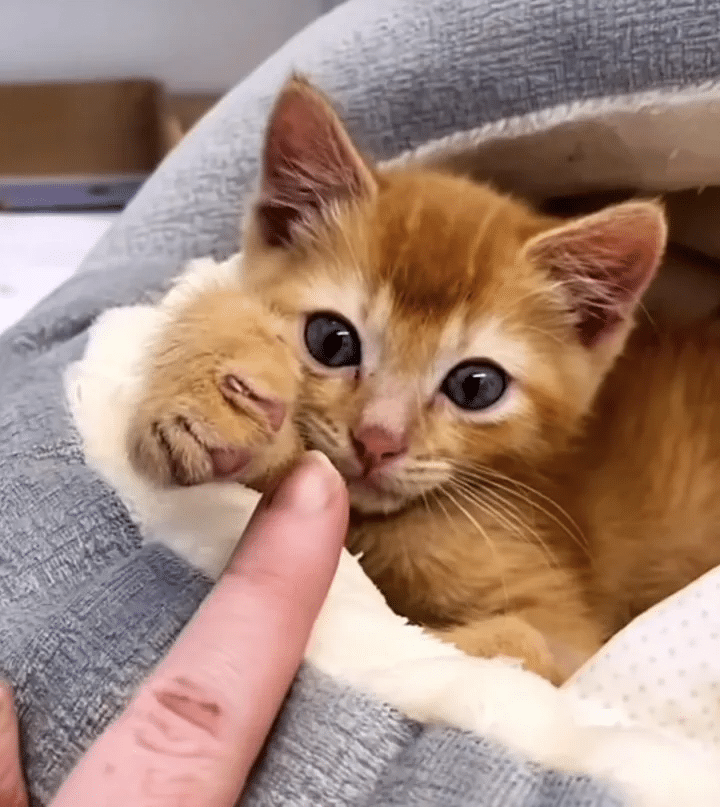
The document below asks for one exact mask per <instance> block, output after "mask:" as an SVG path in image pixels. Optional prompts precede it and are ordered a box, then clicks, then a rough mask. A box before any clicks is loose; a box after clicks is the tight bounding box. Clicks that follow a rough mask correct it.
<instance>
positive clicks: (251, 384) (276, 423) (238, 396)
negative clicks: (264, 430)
mask: <svg viewBox="0 0 720 807" xmlns="http://www.w3.org/2000/svg"><path fill="white" fill-rule="evenodd" d="M220 391H221V392H222V394H223V397H224V398H225V399H226V400H227V401H228V403H230V405H231V406H238V405H239V406H240V407H241V408H242V409H243V410H244V409H245V408H246V407H247V406H250V407H251V408H253V409H255V410H256V411H260V412H261V413H262V414H263V415H264V416H265V417H266V418H267V421H268V424H269V425H270V428H271V429H272V430H273V431H274V432H278V431H280V429H281V428H282V425H283V423H284V422H285V416H286V414H287V405H286V404H285V402H284V401H282V400H281V399H280V398H278V397H276V396H274V395H272V394H270V393H267V392H265V391H263V390H262V388H261V387H260V385H259V384H258V383H257V382H256V381H253V380H251V379H250V378H249V377H248V376H247V375H244V374H242V373H241V372H231V373H226V374H225V375H224V376H223V377H222V379H221V381H220Z"/></svg>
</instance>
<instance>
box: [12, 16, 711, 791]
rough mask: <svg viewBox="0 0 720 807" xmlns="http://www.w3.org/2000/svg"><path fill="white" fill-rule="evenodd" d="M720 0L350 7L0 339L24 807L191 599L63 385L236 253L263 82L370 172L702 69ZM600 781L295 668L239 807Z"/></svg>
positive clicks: (186, 580) (289, 50)
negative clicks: (130, 512)
mask: <svg viewBox="0 0 720 807" xmlns="http://www.w3.org/2000/svg"><path fill="white" fill-rule="evenodd" d="M718 30H720V0H647V1H646V2H644V3H641V2H639V1H638V0H634V2H633V0H415V1H414V2H413V0H351V2H349V3H346V4H344V5H342V6H340V7H339V8H337V9H336V10H335V11H333V12H332V13H330V14H329V15H327V16H326V17H324V18H322V19H320V20H319V21H318V22H316V23H315V24H314V25H312V26H311V27H310V28H308V29H306V30H305V31H304V32H302V33H301V34H299V35H298V36H297V37H296V38H295V39H294V40H292V41H291V42H290V43H288V44H287V45H286V46H285V47H284V48H283V49H281V50H280V51H279V52H278V53H276V54H275V55H274V56H273V57H272V58H271V59H270V60H269V61H268V62H266V63H265V64H264V65H263V66H261V67H260V68H259V69H258V70H256V71H255V72H254V73H253V74H252V75H251V76H249V77H248V78H246V79H245V80H244V81H243V82H241V83H240V84H239V85H238V87H237V88H236V89H235V90H234V91H233V92H232V93H230V94H229V95H228V96H227V97H226V98H225V99H224V100H223V101H222V102H221V103H220V104H219V105H218V107H216V108H215V109H214V110H213V111H212V112H211V113H210V114H209V115H208V116H207V117H206V119H205V120H204V121H203V122H202V123H201V124H200V125H199V126H197V127H196V129H195V130H194V131H193V132H192V133H191V135H190V136H189V137H188V138H187V139H186V140H185V141H184V142H183V143H182V145H181V146H180V147H179V148H178V149H177V151H176V152H174V153H173V154H172V155H170V157H169V158H168V159H167V160H166V161H165V163H164V164H163V165H162V166H161V168H160V169H159V170H158V171H157V172H156V174H155V175H154V176H153V177H152V178H151V180H150V181H149V182H148V183H147V184H146V186H145V187H144V189H143V190H142V192H141V193H140V195H139V196H138V197H137V198H136V199H135V200H134V201H133V203H132V204H131V205H130V206H129V208H128V209H127V211H126V212H125V213H124V214H123V216H122V218H121V220H120V221H119V223H118V224H117V226H115V227H114V228H113V230H112V231H111V232H110V233H109V234H108V235H107V237H106V238H105V239H104V240H103V241H102V243H101V244H100V245H99V246H98V247H97V248H96V249H95V250H94V252H93V253H92V254H91V256H90V257H89V258H88V259H87V261H86V262H85V264H84V267H83V270H82V272H80V273H79V274H78V275H77V276H75V277H74V278H73V279H71V280H70V281H69V282H68V283H66V284H65V285H64V286H63V287H62V288H60V289H59V290H58V291H56V292H55V293H54V294H52V295H51V296H50V297H49V298H47V299H46V300H45V301H43V302H42V303H41V304H40V305H38V306H37V307H36V308H35V309H34V310H33V311H32V312H31V313H30V314H29V315H28V316H27V317H26V318H25V319H24V320H23V321H22V322H20V323H19V324H18V325H17V326H15V327H14V328H12V329H11V330H10V331H8V332H6V333H5V334H3V335H2V337H0V422H1V423H2V438H3V439H2V441H1V443H0V497H1V501H2V515H1V516H0V525H1V526H0V530H1V541H0V674H2V675H4V676H5V677H7V678H9V679H10V680H11V681H12V683H13V684H14V685H15V687H16V690H17V698H18V704H19V710H20V718H21V723H22V739H23V746H24V755H25V765H26V770H27V773H28V778H29V784H30V788H31V791H32V794H33V800H34V804H46V803H47V802H48V801H49V800H50V798H51V797H52V794H53V793H54V792H55V790H56V789H57V787H58V785H59V783H60V781H61V780H62V778H63V777H64V776H65V775H66V774H67V772H68V771H69V769H70V768H71V766H72V765H73V763H74V762H75V760H76V759H77V758H78V755H79V754H80V753H81V752H82V751H83V750H84V749H85V748H86V747H87V746H88V744H89V743H90V742H91V741H92V739H93V738H94V737H96V736H97V735H98V733H99V732H100V731H101V730H102V729H103V727H104V726H106V725H107V723H108V722H109V721H110V720H112V719H113V717H115V716H116V715H117V714H118V712H119V710H120V709H122V707H123V705H124V704H125V703H126V701H127V699H128V697H129V695H130V693H131V692H132V690H133V687H134V686H135V685H136V684H137V682H138V681H139V680H140V679H141V678H142V677H143V675H144V674H146V673H147V671H148V670H149V669H150V668H151V667H152V666H153V665H154V664H155V663H156V662H157V660H158V659H159V658H160V657H161V656H162V654H163V653H164V652H165V651H166V650H167V648H168V647H169V645H170V643H171V642H172V640H173V638H174V637H175V636H176V634H177V633H178V631H179V630H180V628H181V627H182V625H183V624H184V623H185V621H186V620H187V619H188V618H189V617H190V615H191V614H192V613H193V611H194V609H195V608H196V607H197V605H198V603H199V602H200V601H201V600H202V598H203V597H204V596H205V594H206V593H207V591H208V587H209V582H208V581H207V580H206V579H204V578H203V577H202V576H201V575H200V574H198V573H197V572H196V571H194V570H193V569H191V568H189V567H188V566H187V565H185V564H184V563H183V562H182V561H181V560H179V559H178V558H176V557H174V556H172V555H171V554H170V553H169V552H168V551H167V550H165V549H164V548H163V547H160V546H153V545H145V546H142V545H141V541H140V537H139V535H138V532H137V530H136V528H135V527H134V526H133V524H132V523H131V521H130V520H129V518H128V516H127V513H126V512H125V510H124V508H123V506H122V505H121V503H120V502H119V501H118V499H117V498H116V497H115V495H114V494H113V492H112V491H111V490H109V489H108V488H107V487H106V486H105V485H104V484H103V483H102V482H101V481H100V480H99V479H98V478H97V477H96V476H95V475H94V474H93V473H92V472H91V471H89V470H88V469H87V468H86V467H85V465H84V463H83V457H82V451H81V448H80V445H79V442H78V436H77V434H76V432H75V431H74V429H73V426H72V423H71V421H70V418H69V416H68V414H67V412H66V409H65V405H64V396H63V390H62V384H61V372H62V369H63V368H64V366H65V365H66V364H67V363H68V362H69V361H71V360H73V359H76V358H78V357H79V356H80V355H81V353H82V351H83V347H84V343H85V332H86V329H87V327H88V325H89V323H90V322H91V321H92V320H93V318H94V317H95V316H96V315H97V314H98V313H99V312H100V311H102V310H104V309H105V308H107V307H108V306H112V305H118V304H126V303H129V302H133V301H137V300H141V299H146V298H147V295H149V294H152V293H153V292H157V291H159V290H160V289H162V288H163V286H164V284H165V283H166V281H167V280H168V278H169V277H171V276H172V275H174V274H175V273H176V272H177V271H178V269H179V267H180V266H181V265H182V263H183V262H184V261H185V260H187V259H188V258H190V257H194V256H201V255H206V254H215V255H225V254H228V253H230V252H231V251H234V249H235V248H236V246H237V232H238V219H239V216H240V211H241V208H242V204H243V200H244V198H245V196H246V194H247V192H248V190H249V188H250V187H251V183H252V181H253V177H254V174H255V171H256V166H257V157H258V151H259V144H260V138H261V131H262V126H263V122H264V118H265V115H266V112H267V110H268V106H269V104H270V102H271V99H272V97H273V95H274V93H275V91H276V90H277V87H278V85H279V83H280V82H281V81H282V80H283V79H284V78H285V77H286V75H287V73H288V72H289V71H290V70H291V69H292V68H299V69H302V70H304V71H307V72H309V73H310V74H311V75H312V77H313V78H314V79H315V80H316V81H317V82H318V83H319V84H320V85H321V86H323V87H324V88H325V89H327V90H328V91H329V92H330V93H331V94H332V95H333V96H334V97H335V98H336V99H337V100H338V101H339V103H340V105H341V106H342V107H343V109H344V111H345V113H346V117H347V119H348V122H349V124H350V126H351V128H352V129H353V130H354V132H355V133H356V134H357V136H358V138H359V139H360V141H361V142H362V143H363V144H364V145H365V146H366V147H367V149H368V150H369V151H372V152H373V153H375V154H376V155H378V156H389V155H391V154H394V153H397V152H398V151H400V150H402V149H404V148H407V147H410V146H415V145H417V144H420V143H422V142H424V141H426V140H428V139H430V138H435V137H438V136H442V135H446V134H452V133H453V132H456V131H458V130H463V129H468V128H470V127H474V126H477V125H479V124H481V123H484V122H487V121H492V120H500V119H503V118H507V117H509V116H512V115H520V114H525V113H530V112H533V111H537V110H542V109H546V108H548V107H551V106H555V105H558V104H562V103H566V102H568V101H574V100H581V99H587V98H597V97H603V96H615V95H618V94H624V93H634V92H639V91H643V90H649V89H654V88H658V87H668V86H675V85H677V86H682V87H688V86H692V85H694V84H699V83H701V82H704V81H706V80H708V79H716V78H717V77H718V76H719V75H720V48H718V44H717V42H718V40H717V36H718ZM619 803H620V802H619V801H617V800H616V799H615V798H614V797H613V796H612V795H611V794H609V793H607V792H606V791H605V790H604V788H603V787H602V786H601V785H599V784H597V783H593V782H590V781H587V780H585V779H582V778H573V777H568V776H566V775H563V774H559V773H555V772H552V771H547V770H542V769H540V768H538V767H537V766H535V765H533V764H531V763H528V762H526V761H524V760H521V759H519V758H516V757H514V756H513V755H512V754H511V753H510V752H509V751H507V750H505V749H502V748H499V747H497V746H494V745H493V744H492V743H490V742H488V741H485V740H483V739H482V738H479V737H473V736H468V735H465V734H463V733H461V732H457V731H453V730H446V729H441V728H436V727H426V726H422V725H418V724H415V723H412V722H411V721H408V720H406V719H404V718H403V717H402V716H401V715H399V714H397V713H395V712H393V711H392V710H390V709H389V708H387V707H386V706H384V705H383V704H380V703H375V702H370V701H368V700H367V699H365V698H363V697H361V696H359V695H358V694H357V693H354V692H350V691H347V690H346V689H343V688H341V687H340V686H339V685H338V684H337V683H335V682H332V681H329V680H327V679H325V678H323V677H322V676H320V675H318V674H317V673H316V672H314V671H313V670H311V669H304V670H302V671H301V673H300V675H299V676H298V678H297V681H296V684H295V686H294V688H293V690H292V693H291V695H290V697H289V699H288V701H287V704H286V707H285V709H284V711H283V713H282V715H281V717H280V720H279V721H278V724H277V727H276V729H275V732H274V734H273V737H272V740H271V742H270V743H269V746H268V748H267V752H266V754H265V756H264V758H263V760H262V762H261V764H260V765H259V766H258V767H257V770H256V771H255V774H254V777H253V779H252V782H251V784H250V786H249V789H248V791H247V793H246V796H245V799H244V802H243V804H246V805H248V807H250V805H253V807H254V806H255V805H273V807H282V805H288V807H289V806H290V805H293V806H295V805H321V804H322V805H338V807H340V806H341V805H342V806H343V807H345V806H347V807H349V806H350V805H353V807H355V806H357V807H360V806H361V805H363V806H364V805H368V806H369V805H443V807H455V806H457V807H459V806H460V805H466V806H469V805H488V806H490V805H520V806H521V807H539V805H544V807H580V805H583V806H584V807H609V805H611V804H619Z"/></svg>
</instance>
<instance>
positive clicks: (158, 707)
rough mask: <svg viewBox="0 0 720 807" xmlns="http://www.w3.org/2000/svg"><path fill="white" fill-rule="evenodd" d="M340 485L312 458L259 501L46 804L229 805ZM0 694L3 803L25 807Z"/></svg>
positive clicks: (325, 579)
mask: <svg viewBox="0 0 720 807" xmlns="http://www.w3.org/2000/svg"><path fill="white" fill-rule="evenodd" d="M347 518H348V503H347V492H346V490H345V487H344V484H343V483H342V480H341V478H340V476H339V474H338V473H337V471H336V470H335V469H334V468H333V467H332V465H331V464H330V462H329V461H328V460H327V459H326V458H325V457H324V456H323V455H322V454H319V453H318V452H309V453H308V454H306V455H305V457H304V458H303V459H302V460H301V462H300V463H299V466H298V467H297V468H296V469H295V470H294V471H293V472H292V473H291V474H290V475H289V477H287V478H286V479H285V480H284V481H283V482H282V483H281V484H280V485H279V487H278V488H277V489H276V490H275V492H274V493H273V494H272V495H270V496H266V497H264V498H263V500H262V502H261V503H260V505H259V506H258V509H257V511H256V513H255V515H254V516H253V518H252V520H251V523H250V525H249V526H248V529H247V531H246V533H245V537H244V539H243V541H242V544H241V546H240V547H239V549H238V550H237V552H236V553H235V555H234V556H233V558H232V560H231V561H230V563H229V565H228V568H227V570H226V571H225V573H224V574H223V576H222V577H221V578H220V580H219V581H218V583H217V585H216V586H215V588H214V589H213V591H212V592H211V593H210V594H209V595H208V597H207V599H206V600H205V602H204V603H203V604H202V605H201V606H200V608H199V609H198V611H197V613H196V615H195V616H194V618H193V619H192V620H191V622H190V623H189V624H188V625H187V626H186V628H185V630H184V631H183V632H182V634H181V635H180V637H179V638H178V639H177V641H176V642H175V645H174V646H173V648H172V649H171V651H170V653H169V654H168V656H167V657H166V658H165V659H164V660H163V661H162V662H161V663H160V664H159V665H158V667H157V669H156V670H155V671H154V672H153V673H152V674H151V676H150V677H149V678H148V680H147V681H145V682H144V683H143V684H142V686H141V687H140V689H139V690H138V692H137V694H136V695H135V697H134V698H133V700H132V701H131V703H130V704H129V705H128V707H127V708H126V710H125V712H124V713H123V714H122V715H121V716H120V717H119V718H118V719H117V720H116V721H115V722H114V723H112V724H111V725H110V726H109V727H108V728H107V729H106V731H105V732H104V733H103V734H102V735H101V736H100V737H99V738H98V740H96V742H95V743H94V744H93V745H92V746H91V747H90V749H89V750H88V751H87V753H86V754H85V755H84V756H83V757H82V758H81V760H80V762H79V763H78V765H77V766H76V768H75V770H74V771H73V772H72V773H71V774H70V776H69V778H68V779H67V780H66V781H65V783H64V784H63V786H62V787H61V789H60V791H59V793H58V794H57V795H56V797H55V799H54V800H53V802H52V805H51V807H70V805H72V807H90V806H91V805H92V807H96V805H98V804H99V803H102V804H103V805H104V806H105V807H149V805H152V806H153V807H166V806H167V807H171V805H172V807H176V805H179V804H192V805H194V807H232V806H233V805H234V804H235V803H236V801H237V799H238V796H239V795H240V793H241V792H242V789H243V787H244V784H245V781H246V779H247V776H248V773H249V771H250V768H251V766H252V764H253V762H254V761H255V758H256V757H257V754H258V753H259V751H260V749H261V747H262V745H263V743H264V741H265V739H266V737H267V734H268V732H269V731H270V728H271V726H272V723H273V720H274V719H275V716H276V714H277V712H278V710H279V709H280V706H281V704H282V701H283V699H284V697H285V694H286V693H287V690H288V688H289V686H290V684H291V683H292V679H293V677H294V675H295V673H296V671H297V668H298V666H299V664H300V662H301V660H302V656H303V653H304V650H305V646H306V644H307V641H308V638H309V635H310V632H311V630H312V627H313V624H314V622H315V618H316V617H317V614H318V612H319V610H320V608H321V606H322V603H323V601H324V599H325V596H326V594H327V591H328V589H329V587H330V583H331V581H332V578H333V575H334V573H335V569H336V567H337V562H338V558H339V555H340V550H341V548H342V545H343V541H344V538H345V533H346V530H347ZM26 804H27V798H26V795H25V790H24V786H23V784H22V774H21V769H20V764H19V762H18V753H17V729H16V721H15V717H14V712H13V708H12V698H11V695H10V693H9V691H7V690H0V807H25V805H26Z"/></svg>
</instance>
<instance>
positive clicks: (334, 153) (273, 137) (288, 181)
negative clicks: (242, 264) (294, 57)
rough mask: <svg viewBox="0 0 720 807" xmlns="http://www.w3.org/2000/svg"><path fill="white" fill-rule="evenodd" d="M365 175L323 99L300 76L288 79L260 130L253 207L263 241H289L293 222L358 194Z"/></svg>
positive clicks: (337, 119)
mask: <svg viewBox="0 0 720 807" xmlns="http://www.w3.org/2000/svg"><path fill="white" fill-rule="evenodd" d="M369 176H370V172H369V170H368V168H367V166H366V165H365V164H364V162H363V160H362V158H361V157H360V155H359V154H358V152H357V151H356V150H355V148H354V146H353V145H352V142H351V140H350V138H349V136H348V135H347V133H346V131H345V129H344V127H343V125H342V122H341V121H340V119H339V118H338V116H337V115H336V113H335V112H334V110H333V109H332V107H331V106H330V105H329V103H328V102H327V101H326V100H325V99H324V98H323V96H322V95H321V94H320V93H319V92H317V91H316V90H314V89H313V88H312V87H311V86H310V85H308V84H306V83H305V82H302V81H299V80H295V81H292V82H291V83H290V84H289V85H288V86H287V87H286V88H285V90H283V92H282V93H281V95H280V97H279V99H278V101H277V104H276V106H275V109H274V110H273V112H272V115H271V118H270V123H269V125H268V130H267V135H266V142H265V151H264V155H263V175H262V185H261V197H260V201H259V204H258V206H257V212H258V218H259V223H260V227H261V232H262V233H263V235H264V237H265V239H266V240H267V242H268V243H269V244H270V245H272V246H279V245H282V244H287V243H289V242H290V241H291V236H292V225H293V223H294V222H296V221H298V220H302V219H305V220H307V218H308V217H310V216H313V215H317V213H318V212H319V211H320V210H321V208H322V207H323V206H325V205H327V204H329V203H331V202H333V201H337V200H340V199H344V198H348V197H352V196H358V195H360V194H361V193H362V192H363V190H364V189H365V188H366V186H367V182H368V177H369Z"/></svg>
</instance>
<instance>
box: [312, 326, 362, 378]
mask: <svg viewBox="0 0 720 807" xmlns="http://www.w3.org/2000/svg"><path fill="white" fill-rule="evenodd" d="M305 344H306V345H307V348H308V350H309V351H310V355H311V356H312V357H313V358H314V359H315V360H316V361H319V362H320V363H321V364H324V365H325V366H326V367H356V366H357V365H359V364H360V360H361V358H362V351H361V348H360V337H359V336H358V334H357V331H356V330H355V328H353V326H352V325H351V324H350V323H349V322H347V321H346V320H344V319H342V318H341V317H339V316H337V315H336V314H327V313H319V314H311V315H310V316H309V317H308V320H307V322H306V324H305Z"/></svg>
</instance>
